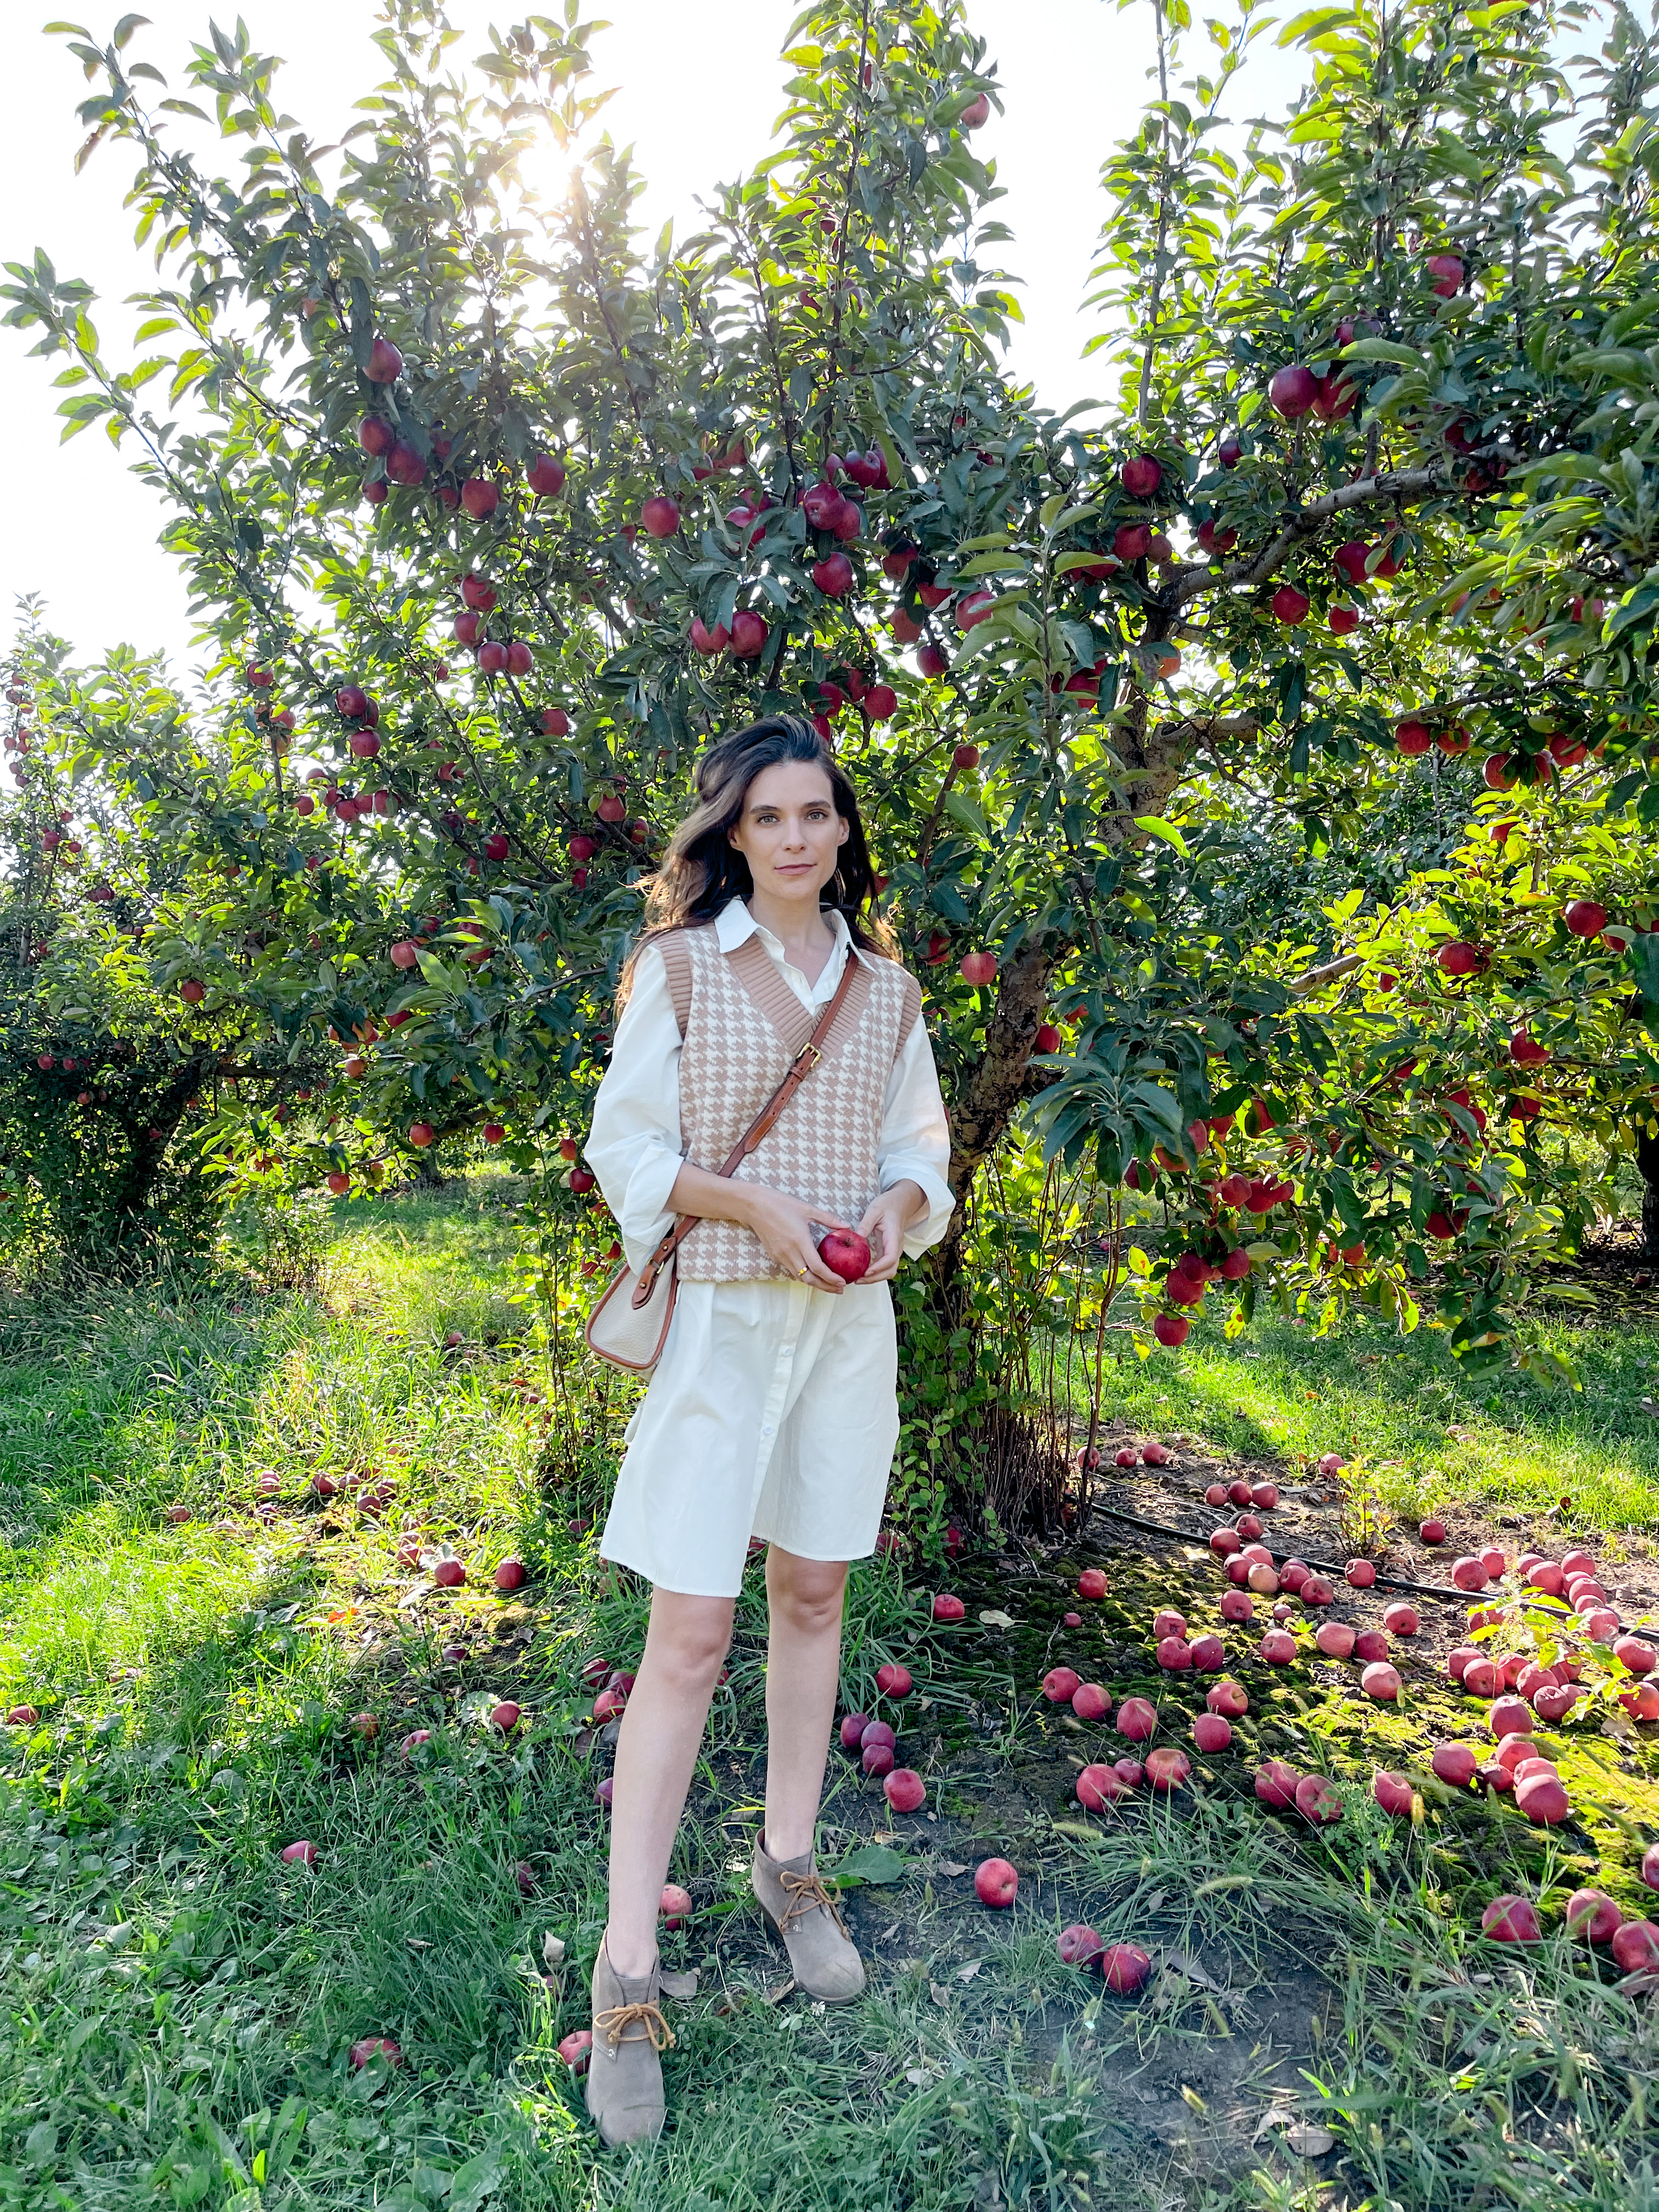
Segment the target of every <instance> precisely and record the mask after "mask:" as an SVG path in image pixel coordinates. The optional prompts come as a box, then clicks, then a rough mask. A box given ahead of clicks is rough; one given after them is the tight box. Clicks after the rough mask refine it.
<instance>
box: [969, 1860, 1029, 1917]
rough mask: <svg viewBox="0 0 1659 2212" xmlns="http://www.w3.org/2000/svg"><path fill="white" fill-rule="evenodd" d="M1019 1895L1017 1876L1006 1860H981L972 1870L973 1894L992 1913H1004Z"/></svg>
mask: <svg viewBox="0 0 1659 2212" xmlns="http://www.w3.org/2000/svg"><path fill="white" fill-rule="evenodd" d="M1018 1893H1019V1876H1018V1874H1017V1873H1016V1872H1015V1870H1014V1869H1013V1868H1012V1866H1010V1865H1009V1863H1008V1862H1007V1860H1006V1859H981V1862H980V1863H979V1865H978V1866H977V1867H975V1869H974V1894H975V1897H977V1898H978V1899H979V1901H980V1903H981V1905H989V1906H990V1907H991V1909H992V1910H993V1911H996V1912H1006V1911H1007V1910H1008V1908H1009V1906H1010V1905H1012V1903H1013V1901H1014V1899H1015V1898H1016V1897H1017V1896H1018Z"/></svg>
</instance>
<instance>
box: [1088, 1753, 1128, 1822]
mask: <svg viewBox="0 0 1659 2212" xmlns="http://www.w3.org/2000/svg"><path fill="white" fill-rule="evenodd" d="M1076 1786H1077V1802H1078V1803H1079V1805H1081V1806H1082V1807H1083V1808H1084V1810H1085V1812H1087V1813H1103V1812H1104V1811H1105V1810H1106V1808H1107V1807H1108V1806H1109V1805H1114V1804H1115V1803H1116V1802H1117V1800H1118V1799H1119V1798H1120V1797H1122V1796H1127V1794H1128V1792H1129V1791H1130V1790H1132V1789H1133V1788H1134V1787H1135V1786H1136V1784H1133V1783H1130V1782H1126V1781H1125V1780H1124V1778H1123V1777H1122V1776H1121V1774H1120V1773H1119V1772H1118V1771H1117V1769H1116V1768H1115V1767H1114V1766H1103V1765H1101V1764H1100V1763H1099V1762H1098V1761H1097V1762H1096V1763H1094V1764H1093V1765H1089V1766H1085V1768H1084V1770H1083V1771H1082V1772H1081V1773H1080V1774H1079V1776H1078V1778H1077V1785H1076Z"/></svg>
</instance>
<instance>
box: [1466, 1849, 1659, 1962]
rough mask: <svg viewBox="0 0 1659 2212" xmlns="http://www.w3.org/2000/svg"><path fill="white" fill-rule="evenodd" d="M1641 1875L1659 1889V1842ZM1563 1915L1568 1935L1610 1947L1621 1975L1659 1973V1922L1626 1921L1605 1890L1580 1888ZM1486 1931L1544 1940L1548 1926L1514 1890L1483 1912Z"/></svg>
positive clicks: (1505, 1937)
mask: <svg viewBox="0 0 1659 2212" xmlns="http://www.w3.org/2000/svg"><path fill="white" fill-rule="evenodd" d="M1640 1875H1641V1879H1642V1881H1644V1882H1645V1883H1646V1885H1647V1887H1649V1888H1650V1889H1656V1890H1659V1844H1650V1846H1649V1848H1648V1850H1646V1852H1645V1853H1644V1856H1643V1859H1642V1864H1641V1868H1640ZM1562 1919H1563V1921H1564V1923H1565V1926H1566V1928H1567V1930H1568V1933H1569V1934H1570V1935H1573V1936H1583V1939H1584V1941H1585V1942H1587V1943H1593V1944H1595V1945H1597V1946H1601V1945H1606V1947H1607V1949H1608V1950H1609V1951H1610V1952H1611V1953H1612V1954H1613V1964H1614V1965H1615V1966H1617V1967H1618V1968H1619V1970H1620V1972H1621V1973H1626V1974H1659V1923H1656V1922H1654V1921H1651V1920H1626V1917H1625V1916H1624V1914H1623V1913H1622V1912H1620V1910H1619V1907H1618V1905H1616V1904H1614V1902H1613V1899H1612V1898H1610V1897H1609V1896H1608V1895H1607V1892H1606V1891H1605V1890H1604V1889H1575V1890H1574V1891H1573V1893H1572V1894H1571V1897H1570V1898H1569V1899H1567V1902H1566V1905H1565V1910H1564V1911H1563V1913H1562ZM1480 1932H1481V1934H1482V1935H1483V1936H1490V1937H1491V1938H1492V1942H1494V1943H1541V1942H1543V1940H1544V1930H1543V1928H1542V1926H1541V1923H1540V1922H1539V1918H1538V1908H1537V1906H1536V1905H1534V1903H1533V1900H1532V1899H1531V1898H1529V1897H1522V1896H1519V1895H1517V1894H1516V1893H1514V1892H1513V1891H1510V1892H1507V1893H1505V1894H1504V1896H1502V1897H1495V1898H1493V1899H1492V1903H1491V1904H1490V1905H1487V1907H1486V1911H1484V1912H1483V1913H1482V1914H1481V1916H1480Z"/></svg>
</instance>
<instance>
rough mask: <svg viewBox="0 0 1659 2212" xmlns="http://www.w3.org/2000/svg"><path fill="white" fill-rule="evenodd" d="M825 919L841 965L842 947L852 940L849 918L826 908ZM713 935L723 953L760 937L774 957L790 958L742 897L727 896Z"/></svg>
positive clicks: (834, 955)
mask: <svg viewBox="0 0 1659 2212" xmlns="http://www.w3.org/2000/svg"><path fill="white" fill-rule="evenodd" d="M823 918H824V920H825V921H827V922H828V923H829V933H830V935H831V936H832V937H833V938H834V939H835V940H836V951H834V952H832V953H831V954H830V956H829V957H830V959H831V960H832V961H833V962H834V963H835V964H836V966H837V967H839V966H840V964H841V962H840V954H841V951H842V947H843V946H850V945H851V944H852V941H853V940H852V936H851V933H850V932H849V931H848V927H847V918H846V916H845V915H842V914H841V913H839V912H837V910H836V908H834V907H826V908H824V909H823ZM714 937H715V941H716V942H717V943H718V945H719V946H720V951H722V952H735V951H737V949H738V945H741V944H742V943H743V942H744V939H746V938H750V937H758V938H759V939H760V941H761V943H762V944H763V945H764V946H765V948H766V950H767V951H769V953H770V954H771V955H772V957H773V958H774V959H775V960H786V961H787V954H786V953H785V951H784V949H783V946H782V945H781V944H780V943H779V941H778V939H776V938H775V937H774V936H773V934H772V933H771V931H770V930H769V929H768V928H766V927H764V925H763V924H762V923H760V922H758V921H756V919H755V917H754V915H752V914H750V911H749V908H747V907H746V906H745V905H744V902H743V901H742V900H741V899H740V898H734V899H728V900H727V901H726V904H725V905H724V906H723V907H722V908H720V912H719V914H718V915H716V916H715V917H714Z"/></svg>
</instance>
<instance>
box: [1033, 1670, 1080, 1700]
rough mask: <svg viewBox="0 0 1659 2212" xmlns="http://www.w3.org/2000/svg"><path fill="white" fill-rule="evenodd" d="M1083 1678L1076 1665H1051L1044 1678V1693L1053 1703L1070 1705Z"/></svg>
mask: <svg viewBox="0 0 1659 2212" xmlns="http://www.w3.org/2000/svg"><path fill="white" fill-rule="evenodd" d="M1082 1680H1083V1677H1082V1675H1081V1674H1079V1673H1078V1671H1077V1669H1076V1668H1074V1667H1051V1668H1049V1669H1048V1673H1047V1674H1045V1675H1044V1676H1043V1678H1042V1694H1043V1696H1044V1697H1045V1698H1047V1699H1048V1702H1049V1704H1050V1705H1070V1704H1071V1702H1072V1700H1073V1698H1074V1697H1075V1696H1076V1695H1077V1693H1078V1689H1079V1686H1080V1685H1081V1683H1082Z"/></svg>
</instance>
